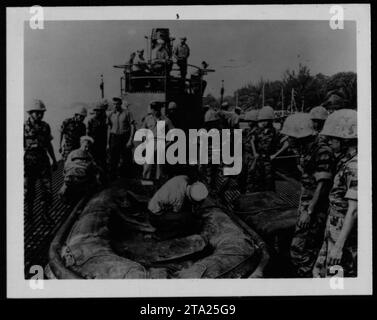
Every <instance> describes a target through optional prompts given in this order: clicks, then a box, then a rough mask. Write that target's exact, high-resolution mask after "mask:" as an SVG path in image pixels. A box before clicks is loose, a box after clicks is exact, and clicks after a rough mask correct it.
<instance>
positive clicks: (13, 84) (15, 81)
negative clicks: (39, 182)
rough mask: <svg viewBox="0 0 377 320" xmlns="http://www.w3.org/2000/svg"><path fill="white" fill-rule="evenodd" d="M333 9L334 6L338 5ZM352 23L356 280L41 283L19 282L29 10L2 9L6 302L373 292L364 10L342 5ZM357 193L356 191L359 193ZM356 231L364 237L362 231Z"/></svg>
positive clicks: (212, 12)
mask: <svg viewBox="0 0 377 320" xmlns="http://www.w3.org/2000/svg"><path fill="white" fill-rule="evenodd" d="M337 5H339V4H337ZM341 6H342V7H343V9H344V19H345V20H355V21H356V28H357V31H356V34H357V97H358V122H359V124H361V125H359V126H358V137H359V149H358V152H359V156H358V170H359V171H358V172H359V173H358V178H359V192H358V199H359V200H358V212H359V217H358V228H359V230H358V231H359V232H358V250H359V251H358V277H357V278H346V279H344V289H342V290H339V289H338V290H334V289H331V286H330V281H331V280H330V279H328V278H327V279H235V280H234V279H215V280H212V279H195V280H173V279H169V280H150V279H148V280H46V281H44V289H42V290H38V289H32V288H31V286H30V280H25V279H24V238H23V231H24V230H23V229H24V227H23V156H22V154H23V121H24V108H23V103H24V101H23V99H24V77H23V76H24V22H25V21H29V19H30V16H31V15H30V8H29V7H27V8H7V13H6V18H7V70H6V71H7V226H6V228H7V296H8V297H9V298H75V297H188V296H190V297H193V296H197V297H202V296H214V297H215V296H299V295H311V296H316V295H366V294H371V293H372V204H371V199H372V195H371V193H372V191H371V190H372V189H371V187H372V182H371V172H372V171H371V46H370V41H371V37H370V6H369V5H367V4H347V5H341ZM330 7H331V5H253V6H251V5H239V6H238V5H232V6H230V5H229V6H228V5H226V6H224V5H218V6H164V7H162V6H148V7H147V6H142V7H127V6H126V7H122V6H116V7H113V6H111V7H110V6H109V7H43V9H44V18H45V20H46V21H53V20H175V19H176V14H177V13H178V14H179V16H180V19H181V20H239V19H243V20H330V18H331V13H330ZM360 190H361V191H360ZM361 230H362V232H361Z"/></svg>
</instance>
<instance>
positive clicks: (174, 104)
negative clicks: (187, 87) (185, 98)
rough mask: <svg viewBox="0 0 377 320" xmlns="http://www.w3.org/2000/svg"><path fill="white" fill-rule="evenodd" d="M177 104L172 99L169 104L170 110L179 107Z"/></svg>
mask: <svg viewBox="0 0 377 320" xmlns="http://www.w3.org/2000/svg"><path fill="white" fill-rule="evenodd" d="M177 108H178V107H177V104H176V103H175V102H174V101H170V102H169V105H168V109H169V110H173V109H177Z"/></svg>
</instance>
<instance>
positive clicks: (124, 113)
mask: <svg viewBox="0 0 377 320" xmlns="http://www.w3.org/2000/svg"><path fill="white" fill-rule="evenodd" d="M133 124H134V118H133V115H132V113H131V112H130V111H129V110H125V109H122V110H121V111H120V112H119V111H116V110H114V111H113V112H112V113H110V115H109V126H110V133H113V134H129V133H130V131H131V126H132V125H133Z"/></svg>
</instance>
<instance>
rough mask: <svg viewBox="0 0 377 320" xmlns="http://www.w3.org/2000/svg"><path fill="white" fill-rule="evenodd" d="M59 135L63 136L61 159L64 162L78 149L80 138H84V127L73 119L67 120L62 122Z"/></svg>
mask: <svg viewBox="0 0 377 320" xmlns="http://www.w3.org/2000/svg"><path fill="white" fill-rule="evenodd" d="M61 133H62V134H63V135H64V145H63V153H62V157H63V160H64V161H66V160H67V157H68V155H69V154H70V153H71V152H72V151H73V150H75V149H78V148H80V137H81V136H85V134H86V126H85V124H84V123H83V122H80V121H77V120H76V119H75V118H68V119H66V120H64V121H63V124H62V126H61Z"/></svg>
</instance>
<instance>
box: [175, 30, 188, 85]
mask: <svg viewBox="0 0 377 320" xmlns="http://www.w3.org/2000/svg"><path fill="white" fill-rule="evenodd" d="M180 40H181V43H180V44H179V45H177V46H176V47H175V48H174V56H175V57H176V59H177V65H178V67H179V70H180V73H181V79H182V80H185V79H186V75H187V59H188V57H189V56H190V48H189V46H188V45H187V44H186V40H187V38H186V37H182V38H180Z"/></svg>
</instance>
